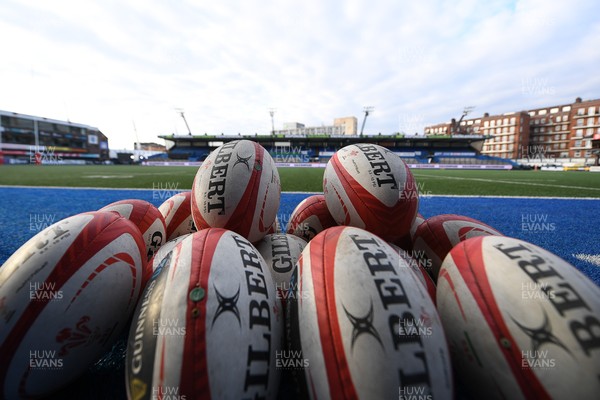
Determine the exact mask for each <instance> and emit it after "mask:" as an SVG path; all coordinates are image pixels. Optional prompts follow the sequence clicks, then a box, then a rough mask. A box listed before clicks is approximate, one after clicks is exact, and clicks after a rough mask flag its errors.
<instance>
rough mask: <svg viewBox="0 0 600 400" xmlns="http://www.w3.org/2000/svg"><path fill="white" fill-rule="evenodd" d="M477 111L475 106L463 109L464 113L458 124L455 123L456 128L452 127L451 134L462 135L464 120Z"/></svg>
mask: <svg viewBox="0 0 600 400" xmlns="http://www.w3.org/2000/svg"><path fill="white" fill-rule="evenodd" d="M474 109H475V106H466V107H465V108H464V109H463V113H462V115H461V117H460V119H459V120H458V122H455V123H454V126H452V127H451V129H452V132H451V134H452V135H454V134H456V133H460V123H461V122H462V120H463V119H464V118H465V117H466V116H467V115H469V114H470V113H471V111H473V110H474Z"/></svg>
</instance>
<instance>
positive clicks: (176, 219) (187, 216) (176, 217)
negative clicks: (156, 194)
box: [158, 192, 196, 241]
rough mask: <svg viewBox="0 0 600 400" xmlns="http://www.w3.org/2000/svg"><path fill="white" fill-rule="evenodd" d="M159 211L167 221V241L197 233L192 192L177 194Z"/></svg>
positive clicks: (163, 204)
mask: <svg viewBox="0 0 600 400" xmlns="http://www.w3.org/2000/svg"><path fill="white" fill-rule="evenodd" d="M158 211H160V213H161V214H162V216H163V217H164V219H165V224H166V230H167V237H166V239H165V241H169V240H173V239H175V238H177V237H179V236H181V235H185V234H188V233H194V232H196V226H195V225H194V219H193V218H192V192H182V193H177V194H176V195H174V196H171V197H169V198H168V199H167V200H165V201H164V202H163V203H162V204H161V205H160V206H159V207H158Z"/></svg>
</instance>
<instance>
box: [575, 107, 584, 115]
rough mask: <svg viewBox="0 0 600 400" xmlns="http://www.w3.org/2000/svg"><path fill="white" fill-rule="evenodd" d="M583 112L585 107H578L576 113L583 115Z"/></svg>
mask: <svg viewBox="0 0 600 400" xmlns="http://www.w3.org/2000/svg"><path fill="white" fill-rule="evenodd" d="M583 114H585V108H578V109H577V115H583Z"/></svg>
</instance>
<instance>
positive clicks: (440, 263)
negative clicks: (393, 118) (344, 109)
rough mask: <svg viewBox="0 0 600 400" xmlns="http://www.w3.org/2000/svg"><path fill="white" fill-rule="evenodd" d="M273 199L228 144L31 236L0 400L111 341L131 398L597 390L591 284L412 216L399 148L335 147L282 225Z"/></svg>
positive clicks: (450, 219)
mask: <svg viewBox="0 0 600 400" xmlns="http://www.w3.org/2000/svg"><path fill="white" fill-rule="evenodd" d="M280 194H281V186H280V180H279V174H278V171H277V168H276V165H275V163H274V162H273V159H272V158H271V156H270V155H269V153H268V152H267V151H266V150H265V149H264V148H263V147H262V146H261V145H259V144H257V143H254V142H252V141H248V140H237V141H232V142H228V143H226V144H224V145H222V146H220V147H219V148H217V149H216V150H214V151H213V152H212V153H211V154H210V155H209V157H208V158H207V159H206V160H205V162H203V164H202V166H201V167H200V168H199V169H198V171H197V174H196V177H195V179H194V183H193V187H192V190H191V191H190V192H185V193H180V194H176V195H175V196H172V197H171V198H169V199H167V200H166V201H164V203H162V204H161V205H160V206H159V207H155V206H153V205H151V204H150V203H148V202H145V201H142V200H134V199H132V200H123V201H119V202H116V203H113V204H109V205H107V206H106V207H104V208H103V209H101V210H100V211H95V212H88V213H83V214H78V215H75V216H72V217H69V218H67V219H65V220H62V221H60V222H58V223H56V224H54V225H52V226H50V227H48V228H47V229H45V230H44V231H42V232H40V233H39V234H38V235H36V236H35V237H33V238H32V239H31V240H30V241H28V242H27V243H25V244H24V245H23V246H22V247H21V248H20V249H19V250H17V252H15V254H13V255H12V256H11V257H10V258H9V260H8V261H7V262H6V263H5V265H4V266H2V267H1V268H0V311H1V315H2V319H0V354H1V356H0V390H1V392H0V393H1V394H0V397H2V398H22V397H23V398H24V397H41V396H46V395H48V394H51V393H53V392H55V391H56V390H58V389H60V388H61V387H65V386H66V385H68V384H69V383H70V382H72V381H73V380H74V379H76V378H77V377H78V376H80V375H81V374H82V373H84V372H85V371H86V369H87V368H88V367H89V366H90V365H91V364H92V363H94V362H95V361H96V360H97V359H98V358H99V357H100V356H102V354H103V353H105V352H106V351H108V350H109V349H110V348H111V346H112V345H113V344H114V343H115V342H116V341H117V340H118V338H119V337H120V335H122V334H123V333H125V334H127V333H128V339H127V350H126V355H125V363H126V366H125V372H126V377H125V380H126V392H127V396H128V398H130V399H136V400H137V399H154V398H163V399H167V398H179V399H195V398H207V399H208V398H214V399H221V398H265V399H275V398H312V399H315V398H343V399H356V398H361V399H379V398H400V399H410V398H415V399H451V398H453V397H455V396H456V394H457V393H459V394H460V396H462V397H465V398H554V397H556V398H565V397H567V396H577V397H580V398H593V397H594V396H595V395H597V393H599V392H600V383H599V381H598V376H600V290H599V289H598V287H597V286H595V285H594V284H593V283H592V282H591V281H590V280H588V279H587V278H586V277H585V276H583V275H582V274H581V273H579V272H578V271H577V270H576V269H575V268H574V267H573V266H571V265H569V264H568V263H566V262H565V261H563V260H561V259H560V258H558V257H556V256H555V255H553V254H551V253H549V252H547V251H546V250H543V249H541V248H539V247H537V246H534V245H532V244H529V243H527V242H524V241H521V240H518V239H513V238H508V237H505V236H503V235H502V234H501V233H500V232H498V231H497V230H495V229H494V228H492V227H490V226H488V225H486V224H484V223H483V222H480V221H477V220H474V219H472V218H468V217H465V216H459V215H437V216H432V217H430V218H427V219H426V218H424V217H423V216H422V215H420V214H419V213H418V211H419V193H418V189H417V185H416V184H415V180H414V178H413V175H412V173H411V171H410V170H409V168H408V167H407V166H406V164H405V163H404V162H403V161H402V159H401V158H400V157H399V156H398V155H397V154H395V153H393V152H391V151H390V150H388V149H386V148H384V147H381V146H377V145H374V144H356V145H350V146H347V147H344V148H342V149H341V150H339V151H338V152H337V153H335V155H334V156H333V157H332V158H331V160H330V162H329V163H328V165H327V167H326V169H325V172H324V177H323V192H322V193H317V194H314V195H311V196H307V198H306V199H304V200H303V201H302V202H300V203H299V204H298V205H297V207H296V208H295V209H294V211H293V212H292V214H291V215H290V216H289V218H283V219H280V220H288V221H289V223H288V226H287V227H286V229H285V231H284V232H280V231H279V229H280V227H279V223H278V218H277V211H278V210H279V201H280ZM436 285H437V286H436ZM455 382H456V383H457V384H455Z"/></svg>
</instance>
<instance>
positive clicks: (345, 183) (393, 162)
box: [323, 144, 419, 242]
mask: <svg viewBox="0 0 600 400" xmlns="http://www.w3.org/2000/svg"><path fill="white" fill-rule="evenodd" d="M323 192H324V194H325V202H326V204H327V208H328V209H329V212H330V213H331V215H332V216H333V219H334V220H335V221H336V222H337V224H338V225H347V226H355V227H358V228H363V229H366V230H368V231H369V232H372V233H374V234H376V235H378V236H380V237H381V238H383V239H385V240H387V241H389V242H395V241H396V240H398V239H400V238H401V237H403V236H405V235H406V234H408V233H409V232H410V227H411V225H412V223H413V221H414V220H415V216H416V215H417V210H418V208H419V192H418V190H417V186H416V184H415V181H414V178H413V176H412V173H411V172H410V170H409V169H408V167H407V166H406V164H405V163H404V161H402V159H401V158H400V156H398V155H397V154H394V153H393V152H391V151H389V150H388V149H386V148H385V147H382V146H379V145H376V144H353V145H350V146H346V147H343V148H341V149H340V150H338V151H337V152H336V153H335V154H334V155H333V157H332V158H331V159H330V160H329V162H328V163H327V167H326V168H325V173H324V176H323Z"/></svg>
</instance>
